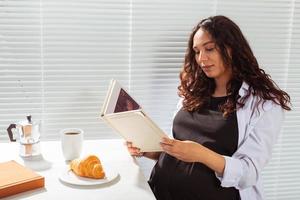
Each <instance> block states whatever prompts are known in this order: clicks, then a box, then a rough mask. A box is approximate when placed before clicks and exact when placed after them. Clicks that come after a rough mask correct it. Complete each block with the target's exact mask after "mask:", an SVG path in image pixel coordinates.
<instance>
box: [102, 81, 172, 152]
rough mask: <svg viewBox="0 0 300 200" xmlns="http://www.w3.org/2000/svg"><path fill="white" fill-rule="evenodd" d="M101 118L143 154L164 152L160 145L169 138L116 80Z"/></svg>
mask: <svg viewBox="0 0 300 200" xmlns="http://www.w3.org/2000/svg"><path fill="white" fill-rule="evenodd" d="M101 118H102V119H103V120H104V121H105V122H106V123H107V124H108V125H109V126H110V127H111V128H113V129H114V130H115V131H116V132H118V133H119V134H120V135H121V136H122V137H123V138H124V139H125V140H126V141H130V142H132V143H133V146H135V147H138V148H140V149H141V151H142V152H154V151H162V149H161V147H160V145H159V143H160V141H161V139H162V137H168V136H167V135H166V134H165V133H164V132H163V131H162V130H161V129H160V128H159V127H158V126H157V125H156V124H155V123H154V122H153V121H152V120H151V119H150V118H149V116H148V115H147V114H146V113H145V112H144V111H143V109H142V107H141V106H140V105H139V104H138V103H137V102H136V101H135V100H134V99H133V98H132V97H131V96H130V95H129V94H128V92H127V91H126V90H125V89H124V88H123V87H122V86H121V85H120V84H119V83H118V82H117V81H116V80H114V79H113V80H111V83H110V86H109V89H108V92H107V95H106V98H105V100H104V104H103V106H102V110H101Z"/></svg>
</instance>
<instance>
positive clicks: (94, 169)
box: [70, 155, 105, 179]
mask: <svg viewBox="0 0 300 200" xmlns="http://www.w3.org/2000/svg"><path fill="white" fill-rule="evenodd" d="M70 168H71V170H72V171H73V172H74V173H75V174H76V175H78V176H83V177H88V178H95V179H101V178H104V177H105V172H104V170H103V167H102V165H101V162H100V160H99V158H98V157H97V156H95V155H89V156H87V157H85V158H83V159H80V158H77V159H74V160H72V161H71V163H70Z"/></svg>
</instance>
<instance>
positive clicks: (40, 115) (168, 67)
mask: <svg viewBox="0 0 300 200" xmlns="http://www.w3.org/2000/svg"><path fill="white" fill-rule="evenodd" d="M216 14H222V15H227V16H229V17H230V18H232V19H233V20H234V21H235V22H237V24H238V25H239V26H240V27H241V29H242V31H243V33H244V34H245V35H246V37H247V38H248V40H249V42H250V45H251V46H252V48H253V51H254V53H255V55H256V57H257V58H258V61H259V63H260V65H261V66H262V68H264V69H265V70H266V71H267V73H269V74H271V76H272V77H273V79H274V80H275V81H276V82H277V83H278V84H279V85H280V86H281V87H282V89H284V90H286V91H287V92H288V93H289V94H290V95H291V98H292V103H293V111H292V112H288V113H287V115H286V121H285V123H284V126H283V128H282V133H281V135H280V138H279V140H278V143H277V144H276V146H275V149H274V151H273V152H274V153H273V158H272V160H271V161H270V164H269V165H268V166H267V167H266V169H265V170H264V171H263V176H264V185H265V192H266V199H268V200H275V199H276V200H278V199H282V200H285V199H289V200H298V199H300V190H299V188H300V160H299V158H300V153H299V152H300V146H299V145H298V144H299V142H300V135H299V131H298V129H299V128H300V122H299V120H300V110H299V108H300V81H299V79H298V77H299V73H300V71H299V70H298V66H299V65H300V57H299V55H300V37H299V35H300V0H267V1H260V0H254V1H250V2H245V1H238V0H226V1H218V0H214V1H208V0H187V1H183V0H175V1H174V0H165V1H158V0H154V1H146V0H109V1H108V0H106V1H105V0H60V1H58V0H54V1H51V0H26V1H23V0H2V1H1V0H0V61H1V62H0V133H1V134H0V139H1V140H7V138H8V136H7V133H6V128H7V127H8V125H9V124H10V123H13V122H15V121H19V120H22V119H25V116H26V115H27V114H32V115H33V118H34V119H40V120H42V123H43V132H42V137H43V139H58V138H59V135H58V132H59V130H60V129H61V128H66V127H78V128H82V129H84V131H85V133H86V134H85V136H86V138H96V137H97V138H108V137H110V138H112V137H117V135H116V134H115V133H113V131H111V130H110V129H109V128H108V127H107V126H106V125H105V124H103V123H102V122H101V121H100V120H97V117H98V113H99V110H100V107H101V106H102V101H103V99H104V95H105V93H106V90H107V87H108V83H109V80H110V79H111V78H112V77H114V78H116V79H118V80H119V81H120V82H121V83H122V84H123V85H125V86H126V87H127V88H128V89H129V90H130V93H131V94H132V95H133V96H134V97H135V98H136V99H137V100H138V101H139V103H140V104H141V105H142V106H143V107H144V108H145V110H146V112H148V113H149V115H150V116H151V117H153V119H154V121H155V122H157V123H158V124H159V126H160V127H162V129H164V130H165V131H166V132H168V133H170V127H171V124H172V121H171V119H172V115H173V111H174V110H175V105H176V103H177V99H178V97H177V95H176V92H177V86H178V84H179V79H178V74H179V70H180V67H181V65H182V63H183V58H184V53H185V49H186V44H187V39H188V35H189V33H190V31H191V29H192V27H193V26H194V25H195V24H196V23H197V22H198V21H199V20H200V19H202V18H204V17H207V16H210V15H216Z"/></svg>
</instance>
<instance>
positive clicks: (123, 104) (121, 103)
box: [114, 88, 140, 113]
mask: <svg viewBox="0 0 300 200" xmlns="http://www.w3.org/2000/svg"><path fill="white" fill-rule="evenodd" d="M138 109H140V106H139V104H137V103H136V102H135V101H134V100H133V98H131V96H129V95H128V94H127V92H126V91H125V90H124V89H123V88H121V90H120V93H119V96H118V100H117V103H116V107H115V110H114V113H118V112H125V111H130V110H138Z"/></svg>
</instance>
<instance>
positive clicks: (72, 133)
mask: <svg viewBox="0 0 300 200" xmlns="http://www.w3.org/2000/svg"><path fill="white" fill-rule="evenodd" d="M77 134H80V133H75V132H67V133H65V135H77Z"/></svg>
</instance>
